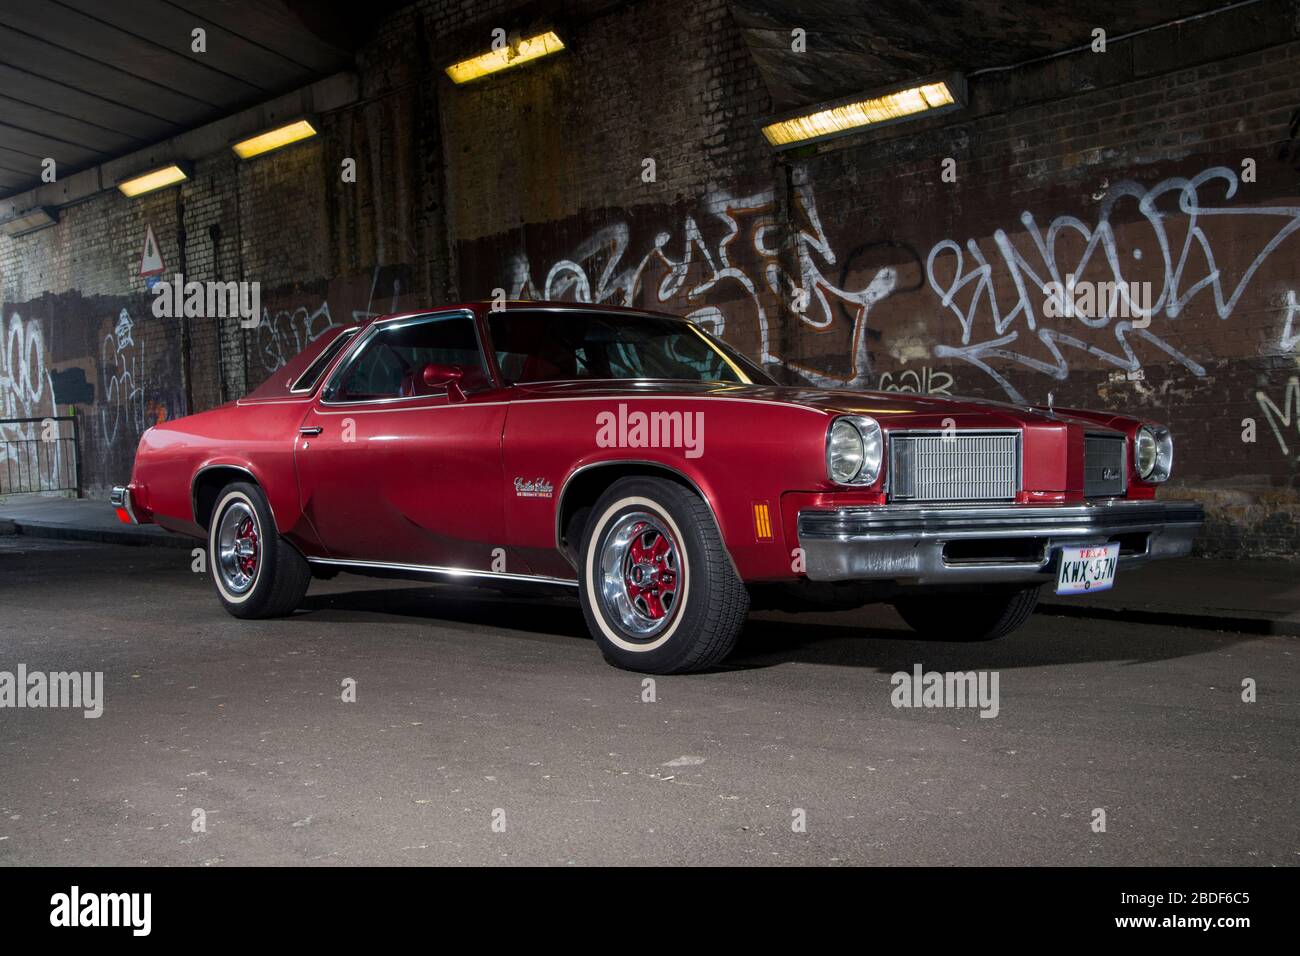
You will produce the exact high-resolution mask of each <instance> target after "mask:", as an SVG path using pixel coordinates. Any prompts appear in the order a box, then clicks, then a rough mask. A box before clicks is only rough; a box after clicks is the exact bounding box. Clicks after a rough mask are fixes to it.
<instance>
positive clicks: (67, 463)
mask: <svg viewBox="0 0 1300 956" xmlns="http://www.w3.org/2000/svg"><path fill="white" fill-rule="evenodd" d="M38 491H72V492H75V493H76V494H77V496H78V497H80V496H81V453H80V447H79V445H78V442H77V417H76V416H75V415H47V416H45V417H44V418H0V495H16V494H25V493H30V492H38Z"/></svg>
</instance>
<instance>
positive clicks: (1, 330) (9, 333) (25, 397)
mask: <svg viewBox="0 0 1300 956" xmlns="http://www.w3.org/2000/svg"><path fill="white" fill-rule="evenodd" d="M55 414H57V408H56V406H55V397H54V383H53V382H52V381H51V379H50V374H49V371H48V369H47V368H46V367H45V337H44V335H43V334H42V333H41V324H40V322H38V321H37V320H35V319H32V320H30V321H24V320H23V318H22V316H20V315H19V314H18V313H17V312H14V313H12V314H11V315H10V316H9V324H8V327H7V328H6V326H5V322H4V316H3V315H0V418H44V417H46V416H53V415H55ZM40 438H41V426H40V422H31V423H25V424H18V425H0V467H3V466H5V465H8V464H9V463H10V462H12V463H13V467H20V466H23V465H27V466H28V467H30V465H31V461H32V459H31V455H32V448H33V446H32V445H31V444H28V443H30V442H32V441H35V440H38V439H40ZM5 442H13V443H23V444H5ZM37 460H39V462H40V464H41V466H42V467H41V468H40V469H39V474H38V485H39V487H40V488H58V487H59V484H60V477H61V476H60V469H61V463H60V461H59V456H58V455H57V454H54V455H49V456H45V455H39V456H38V459H37Z"/></svg>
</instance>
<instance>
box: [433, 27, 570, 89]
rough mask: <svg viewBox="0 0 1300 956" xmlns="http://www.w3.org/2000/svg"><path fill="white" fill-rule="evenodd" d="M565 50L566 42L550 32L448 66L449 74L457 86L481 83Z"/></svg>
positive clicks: (553, 32) (552, 31)
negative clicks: (474, 82)
mask: <svg viewBox="0 0 1300 956" xmlns="http://www.w3.org/2000/svg"><path fill="white" fill-rule="evenodd" d="M563 49H564V41H563V40H561V39H560V38H559V36H558V35H557V34H556V32H555V31H554V30H547V31H546V32H545V33H539V34H537V35H536V36H531V37H528V38H527V39H525V40H520V41H519V43H518V44H516V45H515V46H503V47H502V48H501V49H499V50H491V51H489V52H488V53H484V54H481V55H480V56H475V57H471V58H470V59H468V60H461V61H460V62H459V63H453V64H452V65H451V66H449V67H447V75H448V76H450V77H451V78H452V80H454V81H455V82H456V83H468V82H469V81H470V80H477V79H478V78H479V77H482V76H487V75H488V74H489V73H495V72H497V71H498V70H505V69H508V68H509V67H512V66H522V65H523V64H525V63H530V62H532V61H533V60H537V59H540V58H542V57H544V56H549V55H550V54H552V53H559V52H560V51H561V50H563Z"/></svg>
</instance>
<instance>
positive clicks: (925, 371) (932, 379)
mask: <svg viewBox="0 0 1300 956" xmlns="http://www.w3.org/2000/svg"><path fill="white" fill-rule="evenodd" d="M952 386H953V378H952V375H951V373H949V372H944V371H940V370H939V369H933V368H930V366H928V365H927V366H925V367H924V368H922V369H921V370H920V371H917V370H915V369H910V368H909V369H904V370H903V371H901V372H896V373H895V372H886V373H885V374H884V375H881V376H880V382H879V384H878V385H877V386H876V388H877V389H878V390H880V391H882V392H910V393H913V394H920V395H951V394H952Z"/></svg>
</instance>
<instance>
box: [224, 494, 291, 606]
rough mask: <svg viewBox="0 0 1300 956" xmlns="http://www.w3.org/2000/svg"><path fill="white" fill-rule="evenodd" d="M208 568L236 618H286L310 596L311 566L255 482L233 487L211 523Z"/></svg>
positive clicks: (225, 604)
mask: <svg viewBox="0 0 1300 956" xmlns="http://www.w3.org/2000/svg"><path fill="white" fill-rule="evenodd" d="M208 567H209V570H210V572H211V574H212V583H213V585H214V586H215V587H216V589H217V597H219V598H220V599H221V603H222V605H224V606H225V608H226V610H227V611H229V612H230V613H231V614H233V615H234V616H235V617H244V618H256V617H280V616H283V615H285V614H290V613H292V612H293V610H294V608H296V607H297V606H298V604H299V603H300V602H301V601H302V597H303V595H304V594H306V593H307V585H308V584H310V583H311V568H310V566H309V565H308V564H307V559H306V558H304V557H303V556H302V555H301V554H300V553H299V552H298V549H297V548H295V547H294V546H293V545H291V544H289V542H287V541H285V540H284V539H283V538H281V537H280V535H279V533H278V532H277V531H276V530H275V519H274V517H273V516H272V514H271V506H270V505H269V504H267V501H266V496H265V495H264V494H262V490H261V489H260V488H258V487H257V486H256V485H254V484H251V483H250V482H246V481H240V482H236V483H234V484H231V485H227V486H226V487H225V488H223V489H221V494H219V495H218V496H217V506H216V507H215V508H214V509H213V511H212V520H211V521H210V522H209V524H208Z"/></svg>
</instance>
